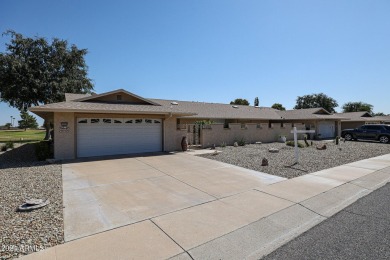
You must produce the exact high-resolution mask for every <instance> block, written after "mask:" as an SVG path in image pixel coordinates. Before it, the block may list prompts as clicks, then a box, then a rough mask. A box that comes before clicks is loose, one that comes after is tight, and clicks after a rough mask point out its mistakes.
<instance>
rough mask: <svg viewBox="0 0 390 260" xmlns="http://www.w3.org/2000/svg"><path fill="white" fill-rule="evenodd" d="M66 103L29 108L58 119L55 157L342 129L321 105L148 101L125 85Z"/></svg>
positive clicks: (70, 98) (333, 132)
mask: <svg viewBox="0 0 390 260" xmlns="http://www.w3.org/2000/svg"><path fill="white" fill-rule="evenodd" d="M65 97H66V101H65V102H59V103H52V104H47V105H42V106H37V107H32V108H30V111H31V112H33V113H35V114H37V115H38V116H40V117H42V118H45V119H48V120H49V121H51V122H53V123H54V157H55V158H56V159H74V158H78V157H90V156H102V155H115V154H131V153H145V152H159V151H175V150H179V149H180V143H181V140H182V138H183V137H184V136H186V137H187V138H188V141H189V143H190V144H200V145H201V146H203V147H209V146H211V145H213V144H215V145H217V146H218V145H220V144H222V143H226V144H228V145H230V144H233V142H234V141H239V140H245V141H247V142H255V141H261V142H273V141H276V140H277V139H278V138H279V136H280V135H285V136H287V138H288V139H291V138H292V134H291V133H290V131H291V129H292V127H294V126H295V127H297V128H298V129H314V130H316V135H317V136H318V137H320V138H333V137H335V135H336V134H338V133H340V131H341V128H340V125H341V124H340V122H341V120H342V119H343V118H342V117H340V116H339V115H332V114H330V113H329V112H327V111H326V110H324V109H322V108H318V109H299V110H290V111H278V110H275V109H272V108H264V107H253V106H240V105H237V106H236V105H228V104H216V103H203V102H189V101H174V100H161V99H146V98H143V97H140V96H137V95H135V94H133V93H130V92H127V91H125V90H123V89H119V90H115V91H111V92H107V93H103V94H99V95H97V94H93V95H80V94H66V96H65Z"/></svg>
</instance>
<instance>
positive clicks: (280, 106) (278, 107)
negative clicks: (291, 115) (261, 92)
mask: <svg viewBox="0 0 390 260" xmlns="http://www.w3.org/2000/svg"><path fill="white" fill-rule="evenodd" d="M272 108H274V109H277V110H280V111H285V110H286V108H285V107H284V106H283V105H282V104H280V103H275V104H273V105H272Z"/></svg>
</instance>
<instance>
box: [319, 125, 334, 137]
mask: <svg viewBox="0 0 390 260" xmlns="http://www.w3.org/2000/svg"><path fill="white" fill-rule="evenodd" d="M318 133H319V134H321V138H333V137H335V123H334V122H332V121H329V122H328V121H322V122H318Z"/></svg>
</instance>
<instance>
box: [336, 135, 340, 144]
mask: <svg viewBox="0 0 390 260" xmlns="http://www.w3.org/2000/svg"><path fill="white" fill-rule="evenodd" d="M335 141H336V145H339V143H340V137H339V136H336V140H335Z"/></svg>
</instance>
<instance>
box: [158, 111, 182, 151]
mask: <svg viewBox="0 0 390 260" xmlns="http://www.w3.org/2000/svg"><path fill="white" fill-rule="evenodd" d="M176 122H177V121H176V117H169V118H166V119H165V120H164V130H163V131H164V133H163V136H164V151H165V152H172V151H179V150H181V139H182V138H183V136H186V134H187V131H186V129H182V130H178V129H177V123H176Z"/></svg>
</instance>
